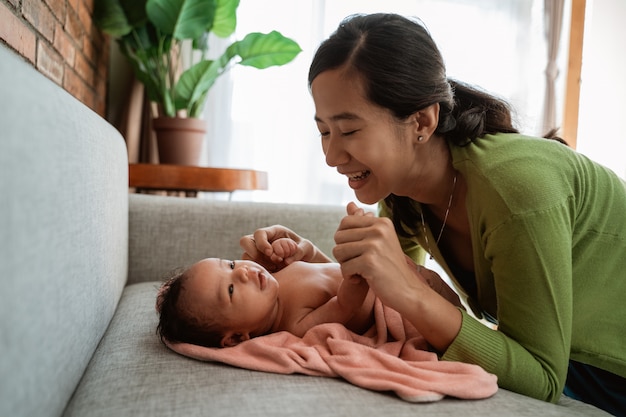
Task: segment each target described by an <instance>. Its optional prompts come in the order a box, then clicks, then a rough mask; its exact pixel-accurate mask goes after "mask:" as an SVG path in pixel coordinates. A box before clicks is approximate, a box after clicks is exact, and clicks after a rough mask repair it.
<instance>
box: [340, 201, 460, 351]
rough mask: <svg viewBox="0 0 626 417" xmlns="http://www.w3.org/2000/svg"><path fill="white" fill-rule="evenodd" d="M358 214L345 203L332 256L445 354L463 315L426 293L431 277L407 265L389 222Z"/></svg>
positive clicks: (430, 293) (430, 291)
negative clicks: (345, 211) (346, 212)
mask: <svg viewBox="0 0 626 417" xmlns="http://www.w3.org/2000/svg"><path fill="white" fill-rule="evenodd" d="M357 210H359V209H358V208H357V207H356V205H355V204H354V203H350V204H348V207H347V211H348V216H346V217H344V218H343V219H342V220H341V223H340V224H339V228H338V229H337V232H336V233H335V243H336V246H335V248H334V249H333V255H334V256H335V258H336V259H337V261H338V262H339V263H340V264H341V272H342V274H343V276H344V277H346V278H349V277H353V276H355V275H357V276H360V277H362V278H363V279H365V280H367V283H368V284H369V287H370V288H371V289H372V291H373V292H374V293H375V294H376V296H377V297H378V298H380V300H381V301H382V303H383V304H385V305H386V306H388V307H391V308H392V309H394V310H396V311H397V312H398V313H400V315H402V317H404V318H405V319H407V320H408V321H409V322H411V323H412V324H413V325H414V326H415V327H416V328H417V330H418V331H419V332H420V333H421V334H422V335H423V336H424V338H425V339H426V340H427V341H428V342H429V343H430V344H431V345H432V346H433V347H434V348H435V349H437V350H438V351H444V350H445V349H447V347H448V346H449V345H450V343H451V342H452V340H454V338H455V337H456V335H457V334H458V332H459V329H460V328H461V321H462V316H461V313H460V312H459V311H458V309H457V307H455V306H454V305H453V304H452V303H451V302H450V301H448V300H446V299H444V298H443V297H442V296H441V295H440V294H438V293H436V292H435V291H434V290H433V289H431V288H430V286H429V284H428V278H429V277H425V276H423V274H419V272H420V271H417V268H416V267H415V266H414V265H411V264H409V263H408V262H407V260H406V255H405V254H404V253H403V252H402V247H401V246H400V241H399V240H398V237H397V235H396V232H395V229H394V227H393V224H392V222H391V220H390V219H388V218H382V217H373V216H368V215H362V216H359V215H356V216H355V215H352V214H353V213H357V212H358V211H357ZM416 275H420V276H419V278H420V279H416Z"/></svg>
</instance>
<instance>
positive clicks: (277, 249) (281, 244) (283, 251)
mask: <svg viewBox="0 0 626 417" xmlns="http://www.w3.org/2000/svg"><path fill="white" fill-rule="evenodd" d="M272 250H273V251H274V253H273V254H272V256H271V258H272V260H273V261H274V262H278V263H280V262H283V260H285V259H286V258H289V257H291V256H293V255H295V254H296V253H297V252H298V244H297V243H296V242H295V241H294V240H293V239H290V238H288V237H283V238H279V239H276V240H275V241H273V242H272Z"/></svg>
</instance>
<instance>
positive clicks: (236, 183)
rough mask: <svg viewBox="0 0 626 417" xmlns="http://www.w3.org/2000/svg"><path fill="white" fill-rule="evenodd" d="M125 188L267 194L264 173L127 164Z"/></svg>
mask: <svg viewBox="0 0 626 417" xmlns="http://www.w3.org/2000/svg"><path fill="white" fill-rule="evenodd" d="M128 186H129V187H131V188H136V189H137V190H161V191H184V192H186V193H187V195H188V196H195V195H196V194H197V192H198V191H206V192H229V193H231V194H232V192H233V191H235V190H267V172H264V171H253V170H248V169H231V168H212V167H199V166H188V165H165V164H129V165H128Z"/></svg>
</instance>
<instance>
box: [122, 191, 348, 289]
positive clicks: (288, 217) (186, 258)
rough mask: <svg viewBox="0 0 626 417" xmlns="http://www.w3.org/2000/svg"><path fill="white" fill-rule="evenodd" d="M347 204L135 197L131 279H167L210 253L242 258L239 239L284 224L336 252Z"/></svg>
mask: <svg viewBox="0 0 626 417" xmlns="http://www.w3.org/2000/svg"><path fill="white" fill-rule="evenodd" d="M344 215H345V208H344V207H342V206H330V205H328V206H326V205H301V204H277V203H251V202H230V201H215V200H203V199H191V198H174V197H163V196H154V195H142V194H131V195H130V196H129V271H128V284H133V283H136V282H145V281H159V280H162V279H164V278H165V277H166V276H167V274H168V273H169V272H170V271H171V270H173V269H174V268H177V267H180V266H186V265H190V264H192V263H194V262H196V261H198V260H200V259H203V258H207V257H219V258H225V259H240V258H241V255H242V250H241V248H240V247H239V238H240V237H241V236H243V235H245V234H249V233H252V232H253V231H254V230H255V229H257V228H259V227H264V226H269V225H272V224H282V225H285V226H287V227H289V228H290V229H292V230H294V231H295V232H296V233H298V234H300V235H301V236H303V237H306V238H307V239H310V240H311V241H312V242H313V243H315V245H317V246H318V247H319V248H320V249H321V250H322V251H324V252H325V253H326V254H327V255H329V256H331V257H332V248H333V246H334V240H333V236H334V234H335V231H336V229H337V226H338V225H339V221H340V220H341V218H342V217H343V216H344Z"/></svg>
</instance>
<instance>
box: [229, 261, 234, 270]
mask: <svg viewBox="0 0 626 417" xmlns="http://www.w3.org/2000/svg"><path fill="white" fill-rule="evenodd" d="M230 269H235V261H230Z"/></svg>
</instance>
